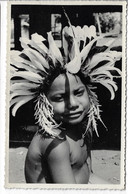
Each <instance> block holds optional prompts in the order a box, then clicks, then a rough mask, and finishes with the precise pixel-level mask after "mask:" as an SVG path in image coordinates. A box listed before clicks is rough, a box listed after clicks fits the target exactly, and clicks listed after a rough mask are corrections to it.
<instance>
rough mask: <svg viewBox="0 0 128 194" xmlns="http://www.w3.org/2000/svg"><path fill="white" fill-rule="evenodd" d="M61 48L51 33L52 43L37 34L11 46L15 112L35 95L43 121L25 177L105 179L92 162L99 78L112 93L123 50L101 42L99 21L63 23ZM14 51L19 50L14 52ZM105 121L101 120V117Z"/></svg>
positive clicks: (74, 180)
mask: <svg viewBox="0 0 128 194" xmlns="http://www.w3.org/2000/svg"><path fill="white" fill-rule="evenodd" d="M62 36H63V49H62V52H60V50H59V49H58V48H57V46H56V44H55V42H54V40H53V37H52V34H51V33H50V32H49V33H48V41H47V43H48V45H49V48H48V47H47V46H46V44H45V41H46V40H45V39H44V38H43V37H42V36H39V35H38V34H34V35H32V39H31V40H23V39H21V45H22V47H23V48H24V50H23V51H21V52H18V51H17V52H16V51H14V52H13V55H12V58H11V59H12V62H11V64H12V77H11V106H12V105H14V106H13V109H12V114H13V115H14V116H15V114H16V111H17V110H18V108H19V107H20V106H22V105H23V104H25V103H27V102H28V101H29V100H32V99H36V105H35V118H36V120H37V123H38V125H39V130H38V131H37V132H36V134H35V136H34V137H33V140H32V142H31V144H30V146H29V148H28V153H27V156H26V161H25V178H26V182H27V183H76V184H87V183H94V182H95V183H106V182H105V181H102V180H100V179H96V178H95V177H94V175H93V174H92V167H91V154H90V151H91V150H90V147H91V139H92V131H93V130H94V131H95V132H96V133H97V135H98V132H97V125H96V119H99V120H100V121H101V122H102V120H101V117H100V109H99V106H100V105H99V102H98V99H97V95H96V94H95V93H94V91H93V90H94V89H95V88H94V87H93V85H94V86H95V84H96V83H100V84H102V85H104V86H105V87H106V88H107V89H108V90H109V91H110V92H111V99H113V98H114V95H115V91H116V90H117V86H116V83H115V82H114V81H113V77H114V76H113V75H112V71H113V70H114V71H116V72H118V74H120V70H119V69H118V68H116V67H114V64H115V62H116V61H117V60H119V59H120V58H121V53H120V52H116V51H111V50H110V48H109V47H107V46H105V47H103V48H98V47H97V46H96V42H97V40H98V39H99V38H102V37H97V36H96V32H95V27H94V26H91V27H90V28H88V27H87V26H84V27H83V28H80V27H79V26H77V27H74V26H72V25H70V27H65V28H64V29H63V33H62ZM14 54H15V55H14ZM102 123H103V122H102Z"/></svg>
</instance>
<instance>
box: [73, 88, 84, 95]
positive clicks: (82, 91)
mask: <svg viewBox="0 0 128 194" xmlns="http://www.w3.org/2000/svg"><path fill="white" fill-rule="evenodd" d="M84 91H85V90H84V89H80V90H78V91H76V92H75V95H76V96H82V95H83V94H84Z"/></svg>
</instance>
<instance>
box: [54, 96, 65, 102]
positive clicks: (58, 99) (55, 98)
mask: <svg viewBox="0 0 128 194" xmlns="http://www.w3.org/2000/svg"><path fill="white" fill-rule="evenodd" d="M52 100H53V101H54V102H62V101H63V100H64V98H63V96H54V97H53V99H52Z"/></svg>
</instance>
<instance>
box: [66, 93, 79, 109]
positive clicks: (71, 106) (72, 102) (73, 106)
mask: <svg viewBox="0 0 128 194" xmlns="http://www.w3.org/2000/svg"><path fill="white" fill-rule="evenodd" d="M78 106H79V105H78V101H77V99H76V98H75V96H70V97H69V102H68V108H69V109H76V108H77V107H78Z"/></svg>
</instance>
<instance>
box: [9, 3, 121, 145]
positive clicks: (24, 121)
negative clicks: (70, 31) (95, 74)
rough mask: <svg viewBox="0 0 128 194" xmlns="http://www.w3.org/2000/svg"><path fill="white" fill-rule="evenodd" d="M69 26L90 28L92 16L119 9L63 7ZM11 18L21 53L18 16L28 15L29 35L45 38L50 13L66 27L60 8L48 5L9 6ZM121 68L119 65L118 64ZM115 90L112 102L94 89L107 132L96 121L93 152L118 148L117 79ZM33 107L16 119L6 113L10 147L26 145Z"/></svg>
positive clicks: (32, 124)
mask: <svg viewBox="0 0 128 194" xmlns="http://www.w3.org/2000/svg"><path fill="white" fill-rule="evenodd" d="M64 8H65V10H66V12H67V14H68V16H69V18H70V21H71V24H72V25H75V26H76V25H80V26H83V25H88V26H90V25H94V24H95V21H94V17H93V13H103V12H122V6H112V5H111V6H92V5H91V6H89V5H88V6H83V5H82V6H64ZM11 10H12V11H11V17H12V18H13V19H14V49H16V50H21V46H20V42H19V38H20V36H21V24H20V18H19V15H20V14H29V18H30V21H29V23H30V26H29V32H30V35H31V34H33V33H35V32H37V33H38V34H41V35H43V36H44V37H45V38H46V35H47V32H48V31H50V30H51V14H53V13H58V14H61V22H62V25H63V26H65V25H67V19H66V18H65V15H64V13H63V9H62V6H51V5H50V6H49V5H12V9H11ZM118 66H120V68H121V63H120V64H118ZM116 82H117V84H118V91H117V92H116V97H115V99H114V100H113V101H110V93H109V92H108V91H106V89H105V88H104V87H102V86H98V88H97V94H98V97H99V101H100V104H102V107H101V109H102V110H103V112H102V113H101V117H102V120H103V122H104V123H105V125H106V126H107V128H108V130H107V131H106V129H105V128H104V126H103V125H102V124H101V123H99V122H98V132H99V137H97V136H96V135H95V133H94V139H93V149H120V144H121V142H120V140H121V80H119V79H118V80H116ZM33 115H34V104H33V102H29V103H27V104H25V105H23V106H22V107H21V108H20V109H19V110H18V111H17V115H16V117H13V116H12V115H11V111H10V146H19V145H22V146H23V145H25V146H26V145H27V146H28V145H29V143H30V140H31V139H32V137H33V134H34V132H35V120H34V116H33Z"/></svg>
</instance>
